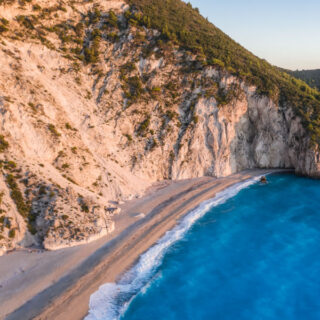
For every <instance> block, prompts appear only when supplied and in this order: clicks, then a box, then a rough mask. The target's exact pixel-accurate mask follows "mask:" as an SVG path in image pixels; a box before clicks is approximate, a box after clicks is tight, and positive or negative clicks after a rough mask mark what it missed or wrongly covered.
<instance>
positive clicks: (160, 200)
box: [0, 170, 284, 320]
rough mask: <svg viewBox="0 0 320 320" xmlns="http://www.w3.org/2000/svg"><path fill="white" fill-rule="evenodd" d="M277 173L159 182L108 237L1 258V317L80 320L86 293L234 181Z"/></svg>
mask: <svg viewBox="0 0 320 320" xmlns="http://www.w3.org/2000/svg"><path fill="white" fill-rule="evenodd" d="M278 171H280V172H283V171H284V170H248V171H245V172H241V173H238V174H234V175H232V176H229V177H226V178H220V179H214V178H210V177H203V178H199V179H192V180H183V181H178V182H172V183H163V184H162V185H161V184H159V185H158V186H157V188H154V189H153V190H150V191H149V193H148V194H147V195H146V196H145V197H143V198H141V199H137V200H134V201H130V202H128V203H126V204H124V205H123V206H122V213H121V214H120V215H119V216H118V217H116V221H115V222H116V230H115V232H113V233H112V234H111V235H109V236H107V237H104V238H101V239H100V240H98V241H95V242H93V243H91V244H88V245H82V246H78V247H73V248H68V249H63V250H59V251H55V252H33V253H29V252H27V251H21V252H14V253H11V254H8V255H5V256H3V257H0V286H1V287H0V319H4V318H6V319H19V320H20V319H24V320H27V319H55V320H59V319H66V320H70V319H72V320H74V319H82V318H83V317H84V316H85V315H86V314H87V312H88V305H89V298H90V295H91V294H92V293H93V292H95V291H96V290H97V289H98V288H99V286H100V285H102V284H104V283H106V282H114V281H116V280H117V279H118V278H119V277H120V275H121V274H123V272H124V271H126V270H128V268H130V266H132V264H133V263H134V262H135V261H136V260H137V259H138V257H139V256H140V254H141V253H143V252H144V251H146V250H147V249H148V248H149V247H150V246H152V245H153V244H155V242H156V241H157V240H158V239H159V238H160V237H161V236H163V235H164V233H165V232H166V231H168V230H170V229H172V228H173V227H174V226H175V224H176V222H177V220H178V219H180V218H181V217H182V216H183V215H185V214H186V213H187V212H189V211H191V210H192V209H193V208H195V207H196V206H198V205H199V204H200V203H201V202H203V201H204V200H206V199H209V198H213V197H214V196H215V194H216V193H217V192H220V191H222V190H224V189H225V188H227V187H229V186H231V185H233V184H235V183H237V182H241V181H244V180H247V179H249V178H252V177H255V176H259V175H262V174H266V173H271V172H278ZM141 213H143V214H144V215H145V217H143V216H144V215H142V214H141ZM13 310H15V311H14V312H13ZM6 316H7V317H6Z"/></svg>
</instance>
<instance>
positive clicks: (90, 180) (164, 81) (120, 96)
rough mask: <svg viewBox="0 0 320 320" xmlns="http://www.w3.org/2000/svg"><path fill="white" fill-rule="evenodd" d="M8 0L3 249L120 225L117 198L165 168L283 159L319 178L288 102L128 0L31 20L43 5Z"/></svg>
mask: <svg viewBox="0 0 320 320" xmlns="http://www.w3.org/2000/svg"><path fill="white" fill-rule="evenodd" d="M40 4H41V6H42V9H41V10H42V11H45V7H46V3H45V2H43V3H40ZM0 8H1V14H2V15H3V16H4V18H5V19H6V20H8V21H9V23H10V26H11V29H10V31H6V33H4V35H3V36H2V40H1V42H0V64H1V66H2V67H1V69H0V134H1V136H0V150H1V152H0V158H1V175H0V189H1V190H2V193H1V195H2V196H1V201H0V208H1V214H0V219H1V220H0V232H1V237H0V247H1V246H2V251H5V250H7V249H8V248H12V247H15V246H17V245H22V246H28V245H32V244H38V245H44V246H45V247H46V248H47V249H57V248H60V247H64V246H70V245H75V244H79V243H84V242H88V241H91V240H92V239H95V238H97V237H99V236H101V235H104V234H106V233H108V232H111V231H112V230H113V221H112V216H113V214H115V212H117V211H118V210H117V209H116V207H115V202H121V201H123V200H127V199H132V198H133V197H139V196H141V195H142V194H143V192H144V191H145V190H146V188H147V187H149V186H150V185H151V184H152V183H154V182H156V181H159V180H163V179H185V178H194V177H199V176H203V175H210V176H214V177H221V176H226V175H229V174H232V173H235V172H238V171H241V170H244V169H248V168H275V167H277V168H278V167H280V168H295V169H296V171H297V173H301V174H305V175H309V176H312V177H317V176H318V174H319V172H320V170H319V169H320V168H319V154H317V153H315V152H314V151H312V149H311V148H310V147H309V138H308V136H307V134H306V132H305V130H304V129H303V127H302V125H301V124H300V119H299V118H298V117H296V116H295V115H294V112H293V110H292V108H291V107H290V106H289V105H287V106H279V105H277V104H275V103H274V102H273V101H272V100H271V99H269V98H267V97H264V96H259V95H258V94H257V93H256V89H255V88H254V87H250V86H248V85H246V84H245V83H244V82H242V81H240V80H239V79H237V78H235V77H233V76H231V75H229V74H228V73H226V72H223V71H220V70H218V69H215V68H212V67H205V66H203V65H201V63H199V61H197V60H196V59H195V57H194V56H193V55H192V54H190V53H188V52H187V51H185V50H183V49H181V48H179V47H177V46H174V45H172V44H170V43H165V42H163V41H161V39H160V38H159V32H157V31H155V30H150V29H146V28H140V27H139V28H138V27H136V26H135V25H134V24H130V23H128V22H127V20H126V18H125V16H124V12H125V10H127V8H128V6H127V5H126V4H125V3H124V2H121V1H104V2H103V3H102V2H101V3H100V7H99V8H100V9H99V14H98V13H97V7H96V4H95V3H82V2H79V3H76V2H73V4H72V6H71V5H70V6H68V5H66V7H63V8H61V7H56V8H55V9H50V10H51V11H50V14H52V15H55V14H57V16H55V18H54V19H53V20H52V19H50V17H51V16H50V14H49V16H47V15H44V17H42V18H41V17H40V15H39V17H38V18H37V21H38V22H34V21H33V20H32V21H33V23H34V24H35V26H34V28H32V29H31V30H28V28H27V27H26V25H25V24H24V23H22V25H21V23H19V19H17V18H16V17H17V16H19V15H21V14H22V12H23V14H24V16H25V17H28V14H29V15H31V14H32V15H34V10H33V9H32V7H31V4H27V5H26V7H24V8H23V9H21V8H20V7H19V5H18V4H15V2H13V4H10V5H9V4H6V5H4V6H2V7H1V5H0ZM51 8H52V7H51ZM59 8H60V9H59ZM110 9H112V10H113V11H112V13H110ZM39 10H40V9H39ZM57 12H58V13H57ZM113 12H115V14H116V17H117V23H118V25H120V27H116V26H115V25H114V24H113V23H112V20H110V19H111V17H112V16H113ZM29 19H33V18H29ZM20 20H21V18H20ZM23 21H28V20H26V18H24V20H23ZM39 21H40V22H39ZM53 21H54V24H53ZM38 24H39V26H38ZM40 24H41V26H40ZM79 24H81V25H79ZM61 26H62V27H61ZM61 29H62V31H61ZM34 30H36V31H37V32H38V33H37V34H39V33H40V31H42V33H41V37H42V38H40V40H39V36H37V35H34V36H30V34H31V35H33V33H34V32H35V31H34ZM97 30H99V31H97ZM29 32H30V34H28V33H29ZM19 34H20V35H19ZM97 34H98V36H97ZM17 35H19V36H17ZM43 38H44V39H45V40H43ZM41 39H42V40H41ZM68 39H69V40H68ZM79 39H80V40H81V41H82V42H81V41H80V40H79ZM80 42H81V44H82V45H83V48H89V49H88V50H89V51H88V50H86V49H82V51H81V50H80V49H79V50H78V51H76V49H75V48H78V47H77V46H78V43H80ZM92 46H94V47H92ZM90 50H91V51H90ZM74 52H79V53H80V57H81V54H82V57H83V59H84V60H85V61H84V62H82V61H81V60H80V61H79V60H78V59H76V57H74V56H71V53H74ZM83 52H84V53H85V54H83ZM90 59H93V61H94V62H91V61H90ZM1 146H2V148H1Z"/></svg>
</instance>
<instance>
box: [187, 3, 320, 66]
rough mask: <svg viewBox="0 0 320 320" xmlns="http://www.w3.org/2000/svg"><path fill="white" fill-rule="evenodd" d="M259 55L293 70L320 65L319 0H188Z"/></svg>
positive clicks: (231, 35) (210, 19) (214, 22)
mask: <svg viewBox="0 0 320 320" xmlns="http://www.w3.org/2000/svg"><path fill="white" fill-rule="evenodd" d="M188 1H189V2H190V3H191V4H192V6H193V7H197V8H199V10H200V12H201V14H202V15H203V16H204V17H207V18H208V19H209V21H211V22H212V23H213V24H214V25H216V26H217V27H218V28H220V29H221V30H222V31H223V32H225V33H226V34H228V35H229V36H230V37H231V38H233V39H234V40H235V41H237V42H238V43H240V44H241V45H242V46H244V47H245V48H247V49H248V50H250V51H251V52H252V53H254V54H255V55H257V56H259V57H260V58H264V59H266V60H267V61H269V62H270V63H272V64H274V65H276V66H279V67H282V68H287V69H291V70H297V69H299V70H302V69H320V0H187V1H186V2H188Z"/></svg>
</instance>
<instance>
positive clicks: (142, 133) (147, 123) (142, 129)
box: [137, 116, 150, 137]
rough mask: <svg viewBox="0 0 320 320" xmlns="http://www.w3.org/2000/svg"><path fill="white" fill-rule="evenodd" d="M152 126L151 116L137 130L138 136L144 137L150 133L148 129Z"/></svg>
mask: <svg viewBox="0 0 320 320" xmlns="http://www.w3.org/2000/svg"><path fill="white" fill-rule="evenodd" d="M149 126H150V116H148V117H147V118H146V119H145V120H143V121H142V122H141V123H140V125H139V127H138V130H137V134H138V135H140V136H142V137H144V136H145V135H146V134H147V133H148V129H149Z"/></svg>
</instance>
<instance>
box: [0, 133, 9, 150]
mask: <svg viewBox="0 0 320 320" xmlns="http://www.w3.org/2000/svg"><path fill="white" fill-rule="evenodd" d="M8 148H9V143H8V142H7V141H6V139H5V138H4V136H3V135H0V153H1V152H4V151H5V150H7V149H8Z"/></svg>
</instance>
